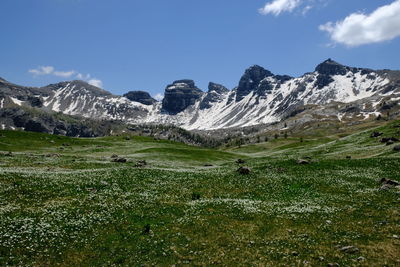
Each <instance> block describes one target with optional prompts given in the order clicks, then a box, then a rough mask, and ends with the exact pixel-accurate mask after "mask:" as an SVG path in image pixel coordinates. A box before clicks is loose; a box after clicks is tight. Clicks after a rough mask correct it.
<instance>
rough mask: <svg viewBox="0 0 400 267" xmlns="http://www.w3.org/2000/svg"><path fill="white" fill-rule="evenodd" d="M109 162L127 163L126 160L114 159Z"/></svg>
mask: <svg viewBox="0 0 400 267" xmlns="http://www.w3.org/2000/svg"><path fill="white" fill-rule="evenodd" d="M111 162H118V163H125V162H127V160H126V158H119V157H118V158H114V159H113V160H111Z"/></svg>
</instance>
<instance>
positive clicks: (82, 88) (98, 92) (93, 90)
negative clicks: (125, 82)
mask: <svg viewBox="0 0 400 267" xmlns="http://www.w3.org/2000/svg"><path fill="white" fill-rule="evenodd" d="M44 88H45V89H50V90H53V91H57V90H60V89H62V88H65V89H66V90H69V91H73V92H79V93H84V92H88V93H89V94H93V95H95V96H111V95H112V94H111V93H110V92H108V91H106V90H103V89H101V88H99V87H96V86H94V85H91V84H89V83H87V82H85V81H82V80H74V81H65V82H59V83H56V84H50V85H48V86H46V87H44Z"/></svg>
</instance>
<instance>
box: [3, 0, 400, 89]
mask: <svg viewBox="0 0 400 267" xmlns="http://www.w3.org/2000/svg"><path fill="white" fill-rule="evenodd" d="M274 1H275V3H274ZM396 2H398V3H399V5H400V1H399V0H397V1H394V0H351V1H349V0H201V1H198V0H112V1H111V0H1V3H0V7H1V10H2V16H0V32H1V41H0V53H1V61H0V77H3V78H5V79H7V80H9V81H12V82H14V83H17V84H22V85H32V86H43V85H46V84H49V83H54V82H58V81H62V80H72V79H76V78H77V77H79V78H81V79H86V80H87V81H89V80H90V81H91V82H93V83H95V84H100V81H101V84H102V87H103V88H104V89H106V90H109V91H111V92H113V93H115V94H123V93H125V92H127V91H129V90H145V91H149V92H150V93H151V94H153V95H155V94H157V93H162V92H163V91H164V89H165V86H166V85H167V84H169V83H171V82H172V81H173V80H177V79H183V78H190V79H193V80H195V81H196V84H197V85H198V86H199V87H200V88H201V89H203V90H206V89H207V84H208V82H209V81H213V82H217V83H221V84H224V85H225V86H227V87H228V88H230V89H231V88H233V87H235V86H236V85H237V83H238V81H239V78H240V76H241V75H242V74H243V72H244V70H245V69H246V68H247V67H249V66H251V65H253V64H258V65H261V66H263V67H265V68H267V69H269V70H271V71H272V72H273V73H276V74H288V75H292V76H299V75H302V74H303V73H305V72H309V71H313V70H314V68H315V66H316V65H317V64H318V63H320V62H322V61H323V60H325V59H327V58H333V59H335V60H337V61H339V62H341V63H343V64H346V65H351V66H358V67H369V68H376V69H382V68H390V69H400V53H399V48H400V38H398V37H397V36H398V35H400V33H399V32H398V29H400V25H399V24H398V22H399V19H398V18H399V14H400V13H399V12H397V13H396V12H391V10H394V9H395V8H397V7H395V6H393V5H394V4H396ZM285 5H286V6H285ZM389 5H391V6H389ZM383 6H387V8H386V9H384V10H381V12H380V11H379V12H375V13H373V12H374V11H376V10H377V9H378V8H379V7H383ZM395 11H396V10H395ZM390 13H393V14H390ZM363 16H364V17H363ZM346 18H348V19H347V20H346V21H344V20H345V19H346ZM368 19H369V20H370V21H372V23H369V24H368V25H364V24H363V23H364V21H367V20H368ZM371 25H372V26H371ZM390 25H391V26H390ZM360 27H361V28H360ZM368 27H372V29H371V28H368ZM374 27H375V28H374ZM371 32H374V33H376V36H373V37H372V39H371V38H370V34H369V33H371ZM382 32H383V33H382ZM40 66H47V67H52V68H42V69H40V68H39V67H40ZM71 73H73V74H71ZM89 75H90V76H89Z"/></svg>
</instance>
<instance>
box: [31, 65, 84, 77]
mask: <svg viewBox="0 0 400 267" xmlns="http://www.w3.org/2000/svg"><path fill="white" fill-rule="evenodd" d="M28 72H29V73H32V74H33V75H34V76H41V75H54V76H57V77H63V78H68V77H71V76H72V75H74V74H75V73H76V72H75V71H74V70H70V71H58V70H56V69H55V68H54V67H53V66H39V67H37V68H36V69H30V70H28Z"/></svg>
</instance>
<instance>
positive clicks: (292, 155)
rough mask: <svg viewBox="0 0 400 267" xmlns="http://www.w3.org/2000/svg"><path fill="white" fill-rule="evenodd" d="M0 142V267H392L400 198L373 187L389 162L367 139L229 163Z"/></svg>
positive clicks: (190, 153) (398, 240)
mask: <svg viewBox="0 0 400 267" xmlns="http://www.w3.org/2000/svg"><path fill="white" fill-rule="evenodd" d="M381 130H382V131H384V132H385V133H386V134H389V135H395V134H396V131H397V130H396V128H393V125H389V126H387V127H383V128H382V129H381ZM0 133H1V137H0V150H1V151H3V152H2V153H1V154H0V266H140V265H143V266H152V265H157V266H160V265H161V266H172V265H175V266H182V265H187V266H189V265H201V266H208V265H213V264H217V265H221V266H241V265H242V266H243V265H245V266H248V265H250V266H253V265H255V266H280V265H290V266H303V265H310V266H327V265H328V264H338V265H340V266H382V265H387V266H398V265H400V256H399V255H400V209H399V208H400V206H399V200H400V190H399V189H398V188H396V187H390V188H386V189H384V190H382V189H381V186H382V185H381V184H380V183H379V180H380V179H381V178H387V179H392V180H397V181H399V180H400V158H399V155H398V154H400V153H397V152H393V151H392V150H393V146H386V145H385V144H380V143H379V142H378V141H377V140H374V139H371V138H370V137H369V135H370V133H371V131H366V132H361V133H357V134H354V135H352V136H348V137H345V138H343V139H340V140H336V141H335V140H333V141H332V140H327V141H326V142H324V143H321V142H311V141H310V142H307V141H305V142H302V143H301V144H300V143H296V141H295V140H290V139H288V140H280V141H279V140H277V141H274V142H275V143H264V144H259V145H258V146H259V147H258V148H257V149H255V148H251V147H247V148H246V147H242V148H237V149H233V150H232V149H231V150H230V152H228V151H223V150H209V149H202V148H195V147H189V146H186V145H182V144H177V143H173V142H168V141H156V140H152V139H150V138H144V137H132V138H129V139H127V138H125V137H108V138H98V139H72V138H66V137H57V136H50V135H44V134H34V133H22V132H10V131H2V132H0ZM279 142H281V143H279ZM351 147H353V148H351ZM363 147H364V148H365V149H364V150H363ZM252 149H255V150H257V152H251V150H252ZM9 151H11V153H9ZM260 151H261V152H260ZM113 154H117V155H118V156H119V157H125V158H126V159H127V162H125V163H119V162H112V158H111V157H112V155H113ZM368 154H370V155H371V156H368ZM346 156H347V158H346ZM349 156H352V158H350V157H349ZM114 157H115V156H114ZM300 157H301V158H306V159H307V161H308V164H298V162H297V160H298V159H299V158H300ZM307 157H310V158H307ZM238 158H243V159H244V160H245V161H246V163H244V164H241V165H245V166H248V167H249V168H250V169H251V172H250V173H249V174H240V173H238V172H237V171H236V170H237V169H238V167H239V165H238V164H237V163H235V161H236V159H238ZM140 160H146V164H145V165H143V164H142V165H138V164H137V162H138V161H140ZM205 165H207V166H205ZM210 165H212V166H210ZM333 266H335V265H333Z"/></svg>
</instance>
